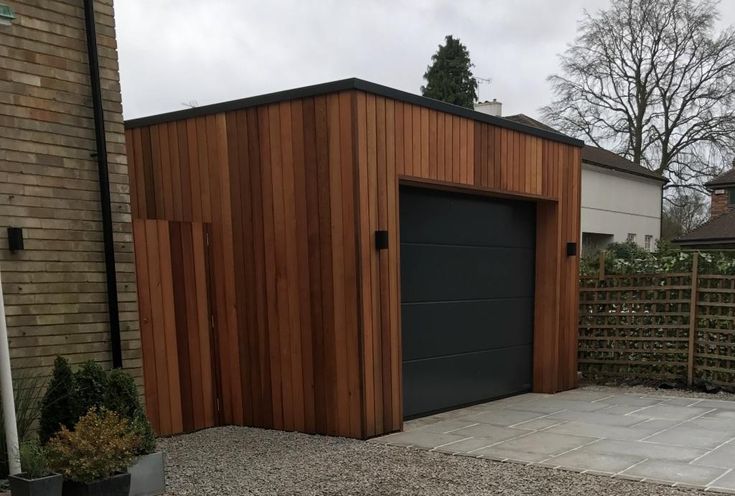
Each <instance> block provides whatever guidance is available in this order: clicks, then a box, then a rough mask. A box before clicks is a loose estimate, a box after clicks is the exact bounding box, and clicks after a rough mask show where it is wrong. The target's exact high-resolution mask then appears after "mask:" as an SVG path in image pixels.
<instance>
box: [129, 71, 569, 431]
mask: <svg viewBox="0 0 735 496" xmlns="http://www.w3.org/2000/svg"><path fill="white" fill-rule="evenodd" d="M427 102H428V103H427ZM429 107H431V108H429ZM475 117H478V116H477V114H474V113H470V112H465V111H461V112H460V111H458V110H456V107H451V106H443V107H442V105H441V104H436V103H431V102H430V101H428V100H425V99H421V98H419V97H415V96H411V95H408V94H403V93H400V92H397V91H395V90H390V89H386V88H384V87H381V86H378V85H372V84H371V83H365V82H361V81H359V80H347V81H342V82H336V83H327V84H326V85H320V86H319V87H318V88H306V89H302V90H294V91H292V92H286V93H282V94H273V95H268V96H266V97H262V98H257V97H256V98H255V99H247V100H243V101H239V102H230V103H228V104H222V105H219V106H218V105H215V106H212V107H210V108H207V107H200V108H198V109H193V110H191V111H183V112H178V113H175V114H173V115H167V116H158V117H152V118H146V119H141V120H138V121H132V122H129V123H128V129H127V136H128V146H129V156H130V157H132V160H130V162H131V166H130V168H131V187H132V190H133V192H132V204H133V213H134V218H137V219H165V220H169V221H180V222H203V223H210V224H211V246H210V251H211V261H212V263H211V268H210V272H211V274H210V281H211V286H212V287H211V291H210V296H211V308H212V313H213V316H214V322H215V331H214V332H215V335H216V340H215V341H216V349H215V353H214V359H215V365H216V372H217V376H218V377H219V385H218V389H219V396H220V398H221V410H222V411H221V422H222V423H225V424H241V425H252V426H261V427H271V428H277V429H285V430H298V431H303V432H317V433H324V434H339V435H344V436H351V437H371V436H375V435H379V434H382V433H387V432H391V431H396V430H399V429H400V428H401V426H402V419H403V412H402V390H401V387H402V385H401V334H400V271H399V254H400V251H399V226H398V211H399V204H398V201H399V198H398V187H399V182H400V183H414V184H420V185H423V186H427V185H430V186H431V187H434V188H439V189H455V190H458V191H465V192H474V193H476V194H486V195H489V196H504V197H509V198H518V199H524V200H527V201H533V202H535V204H536V219H537V228H536V239H537V245H536V284H535V312H534V357H533V363H534V367H533V369H534V370H533V388H534V390H535V391H542V392H556V391H560V390H563V389H568V388H571V387H574V386H575V385H576V352H575V351H576V335H575V329H576V326H575V323H576V311H577V305H576V301H577V300H576V284H577V282H576V274H577V263H578V261H577V257H566V254H565V244H566V243H567V242H577V241H578V233H579V229H578V225H579V187H580V169H581V160H580V149H579V148H578V147H577V146H575V145H574V144H567V143H565V142H564V139H556V138H554V137H550V136H543V135H538V134H539V133H535V132H534V131H531V130H529V131H528V132H522V129H523V128H517V126H516V128H517V130H516V129H513V127H514V126H512V125H509V127H510V128H506V127H505V126H504V125H503V126H496V125H494V124H493V122H494V121H492V119H490V120H489V121H488V119H485V118H479V120H477V119H475ZM497 122H498V123H500V122H502V121H497ZM534 134H536V135H534ZM567 141H568V140H567ZM376 230H386V231H388V244H389V246H388V249H387V250H380V251H378V250H376V249H375V239H374V232H375V231H376ZM138 271H140V268H138ZM146 351H147V350H146V347H145V344H144V353H143V354H144V357H145V355H146Z"/></svg>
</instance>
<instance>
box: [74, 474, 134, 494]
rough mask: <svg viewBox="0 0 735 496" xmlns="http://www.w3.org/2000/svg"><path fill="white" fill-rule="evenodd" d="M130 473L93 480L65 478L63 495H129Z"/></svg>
mask: <svg viewBox="0 0 735 496" xmlns="http://www.w3.org/2000/svg"><path fill="white" fill-rule="evenodd" d="M129 492H130V474H128V473H125V474H118V475H113V476H112V477H110V478H108V479H100V480H96V481H92V482H76V481H70V480H65V481H64V492H63V493H62V494H63V496H128V493H129Z"/></svg>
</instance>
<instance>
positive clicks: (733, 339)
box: [694, 276, 735, 386]
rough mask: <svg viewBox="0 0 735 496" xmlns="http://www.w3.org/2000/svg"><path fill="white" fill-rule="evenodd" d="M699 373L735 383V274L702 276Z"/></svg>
mask: <svg viewBox="0 0 735 496" xmlns="http://www.w3.org/2000/svg"><path fill="white" fill-rule="evenodd" d="M694 360H695V365H694V372H695V377H697V378H698V379H700V380H704V381H707V382H709V383H712V384H717V385H720V386H732V385H735V368H734V367H735V276H700V277H699V291H698V298H697V332H696V336H695V348H694Z"/></svg>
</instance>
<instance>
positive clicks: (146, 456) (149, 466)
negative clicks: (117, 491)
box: [128, 413, 166, 496]
mask: <svg viewBox="0 0 735 496" xmlns="http://www.w3.org/2000/svg"><path fill="white" fill-rule="evenodd" d="M132 424H133V430H134V431H135V432H137V433H138V435H139V436H140V438H141V440H142V442H141V443H140V447H139V449H138V452H137V453H136V454H137V458H136V459H135V462H134V463H133V464H132V465H130V466H129V467H128V472H129V473H130V496H155V495H158V494H163V492H164V491H165V490H166V473H165V460H164V456H163V453H162V452H160V451H156V438H155V436H154V434H153V429H152V428H151V425H150V423H149V422H148V419H147V418H146V417H145V415H143V414H142V413H141V414H140V415H139V416H138V417H136V418H135V419H134V420H133V423H132Z"/></svg>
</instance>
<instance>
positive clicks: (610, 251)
mask: <svg viewBox="0 0 735 496" xmlns="http://www.w3.org/2000/svg"><path fill="white" fill-rule="evenodd" d="M692 253H693V252H690V251H683V250H682V249H681V248H679V247H677V246H674V245H671V244H670V243H666V242H661V243H659V245H658V249H657V251H655V252H649V251H646V250H644V249H643V248H641V247H640V246H638V245H637V244H635V243H612V244H610V245H608V246H607V247H606V248H605V273H606V274H610V275H614V274H655V273H673V272H689V271H690V270H691V268H692ZM598 271H599V255H598V254H597V253H594V254H591V255H585V256H584V257H582V260H581V261H580V273H581V274H582V275H588V276H594V275H597V273H598ZM699 272H700V273H702V274H722V275H732V274H735V254H733V253H732V252H726V251H717V250H711V251H700V252H699Z"/></svg>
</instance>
